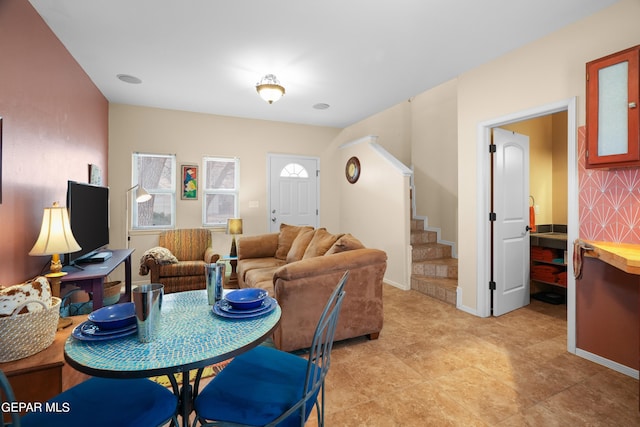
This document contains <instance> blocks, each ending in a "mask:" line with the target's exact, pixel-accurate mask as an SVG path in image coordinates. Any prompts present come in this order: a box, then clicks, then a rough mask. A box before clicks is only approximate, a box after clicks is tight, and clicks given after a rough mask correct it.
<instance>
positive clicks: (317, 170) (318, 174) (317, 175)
mask: <svg viewBox="0 0 640 427" xmlns="http://www.w3.org/2000/svg"><path fill="white" fill-rule="evenodd" d="M319 176H320V169H316V178H317V177H319Z"/></svg>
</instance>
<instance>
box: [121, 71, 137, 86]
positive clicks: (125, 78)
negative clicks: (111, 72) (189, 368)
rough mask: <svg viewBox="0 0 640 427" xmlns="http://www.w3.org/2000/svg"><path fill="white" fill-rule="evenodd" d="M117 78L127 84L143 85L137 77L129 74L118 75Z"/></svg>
mask: <svg viewBox="0 0 640 427" xmlns="http://www.w3.org/2000/svg"><path fill="white" fill-rule="evenodd" d="M116 77H118V78H119V79H120V80H122V81H123V82H125V83H131V84H133V85H137V84H140V83H142V80H140V79H139V78H137V77H136V76H132V75H129V74H118V75H117V76H116Z"/></svg>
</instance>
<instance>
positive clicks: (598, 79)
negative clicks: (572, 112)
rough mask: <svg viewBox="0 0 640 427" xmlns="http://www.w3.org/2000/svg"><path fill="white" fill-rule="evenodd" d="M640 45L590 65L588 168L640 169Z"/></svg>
mask: <svg viewBox="0 0 640 427" xmlns="http://www.w3.org/2000/svg"><path fill="white" fill-rule="evenodd" d="M639 62H640V45H638V46H635V47H632V48H629V49H626V50H623V51H621V52H618V53H614V54H612V55H609V56H606V57H604V58H600V59H596V60H595V61H591V62H589V63H587V76H586V79H587V94H586V95H587V96H586V110H587V116H586V120H587V121H586V130H587V151H586V166H587V167H588V168H615V167H629V166H640V68H639Z"/></svg>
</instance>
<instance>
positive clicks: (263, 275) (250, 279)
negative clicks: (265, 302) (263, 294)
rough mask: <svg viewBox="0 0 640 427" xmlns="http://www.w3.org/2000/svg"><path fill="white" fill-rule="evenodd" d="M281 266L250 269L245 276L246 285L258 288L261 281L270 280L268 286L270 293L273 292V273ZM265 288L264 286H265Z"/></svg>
mask: <svg viewBox="0 0 640 427" xmlns="http://www.w3.org/2000/svg"><path fill="white" fill-rule="evenodd" d="M278 268H280V267H279V266H273V267H265V268H256V269H253V270H251V271H248V272H247V274H245V276H244V283H245V286H246V287H248V288H258V287H261V286H258V284H259V283H261V282H268V284H269V286H268V288H266V289H267V290H270V292H269V293H270V294H272V293H273V273H274V272H275V271H276V270H277V269H278ZM263 289H264V288H263Z"/></svg>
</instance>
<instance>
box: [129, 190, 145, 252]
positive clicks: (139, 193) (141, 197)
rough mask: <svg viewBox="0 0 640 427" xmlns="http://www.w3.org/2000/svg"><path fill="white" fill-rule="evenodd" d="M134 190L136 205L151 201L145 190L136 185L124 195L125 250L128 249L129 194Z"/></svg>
mask: <svg viewBox="0 0 640 427" xmlns="http://www.w3.org/2000/svg"><path fill="white" fill-rule="evenodd" d="M133 190H136V203H144V202H146V201H148V200H151V194H149V193H147V190H145V189H144V187H142V186H140V185H138V184H136V185H134V186H133V187H131V188H130V189H128V190H127V192H126V193H125V198H126V199H127V200H126V204H125V208H124V228H125V241H126V242H127V249H129V239H130V236H129V221H130V220H131V218H129V201H130V200H129V192H131V191H133Z"/></svg>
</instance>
